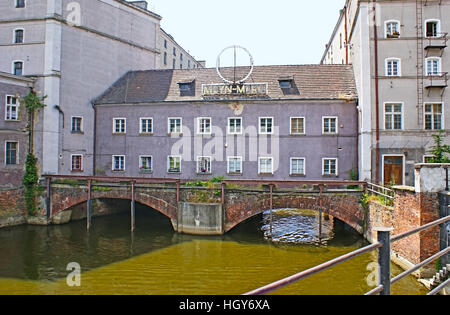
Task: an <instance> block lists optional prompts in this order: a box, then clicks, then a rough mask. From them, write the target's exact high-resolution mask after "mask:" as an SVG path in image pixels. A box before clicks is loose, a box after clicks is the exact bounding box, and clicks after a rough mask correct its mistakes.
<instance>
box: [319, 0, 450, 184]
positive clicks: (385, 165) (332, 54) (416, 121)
mask: <svg viewBox="0 0 450 315" xmlns="http://www.w3.org/2000/svg"><path fill="white" fill-rule="evenodd" d="M449 15H450V1H448V0H442V1H431V0H428V1H427V0H390V1H363V0H360V1H357V0H348V1H347V2H346V5H345V7H344V9H343V10H342V11H341V14H340V18H339V20H338V23H337V26H336V28H335V30H334V31H333V33H332V36H331V39H330V41H329V43H328V44H327V45H326V48H325V52H324V54H323V56H322V59H321V63H322V64H336V63H342V60H345V59H344V58H343V56H348V63H349V64H352V65H353V67H354V71H355V80H356V86H357V89H358V95H359V110H360V116H359V129H360V136H359V142H360V143H359V147H360V152H359V157H360V158H359V159H360V163H359V172H360V178H361V179H362V180H364V179H368V180H373V181H377V182H381V183H384V184H388V183H395V184H408V185H412V184H413V183H414V164H415V163H423V162H424V161H426V160H427V157H428V156H429V153H428V152H429V149H430V147H431V146H432V145H433V144H434V142H433V139H432V135H433V134H436V133H437V132H438V131H439V130H441V129H443V130H445V131H447V134H448V128H447V126H449V124H450V121H449V119H450V115H449V109H448V104H449V103H450V102H449V101H450V99H449V98H450V96H449V93H448V91H447V89H448V88H447V86H448V73H447V72H448V71H449V69H450V59H449V58H448V57H447V55H448V51H447V50H448V48H447V42H448V31H449V30H450V21H448V19H446V17H447V16H449ZM446 141H447V142H448V139H447V140H446Z"/></svg>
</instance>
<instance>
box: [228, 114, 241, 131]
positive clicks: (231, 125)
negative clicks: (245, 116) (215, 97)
mask: <svg viewBox="0 0 450 315" xmlns="http://www.w3.org/2000/svg"><path fill="white" fill-rule="evenodd" d="M228 134H230V135H240V134H242V118H228Z"/></svg>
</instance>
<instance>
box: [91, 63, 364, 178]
mask: <svg viewBox="0 0 450 315" xmlns="http://www.w3.org/2000/svg"><path fill="white" fill-rule="evenodd" d="M244 68H245V67H244ZM222 70H223V71H224V73H226V74H228V75H229V77H233V69H232V68H228V69H222ZM241 70H243V68H237V70H236V72H237V73H239V72H241ZM214 82H215V84H211V83H214ZM241 88H242V89H247V90H246V92H243V90H240V92H239V90H238V89H241ZM233 89H234V90H233ZM233 91H234V92H233ZM356 99H357V96H356V89H355V83H354V78H353V69H352V67H351V66H320V65H316V66H261V67H255V69H254V71H253V74H252V75H251V78H250V79H249V80H248V81H247V82H246V85H240V86H234V87H233V86H232V85H224V84H223V81H222V79H221V78H219V76H218V75H217V72H216V69H215V68H210V69H200V68H199V69H192V70H157V71H155V70H149V71H131V72H129V73H127V74H126V75H125V76H123V77H122V78H121V79H120V80H119V81H117V82H116V83H115V84H113V85H112V86H111V88H110V89H108V90H107V91H106V92H105V94H104V95H102V96H101V97H100V98H99V99H97V100H96V101H95V102H94V104H95V108H96V112H97V114H96V117H97V118H96V130H97V134H96V162H95V163H96V167H95V168H96V170H97V174H96V175H101V176H119V177H120V176H127V177H155V178H167V177H170V178H181V179H187V180H192V179H194V178H201V179H209V178H211V177H213V176H219V177H220V176H225V177H228V178H233V177H237V178H244V179H283V180H289V179H298V178H302V179H308V180H321V179H322V180H323V179H327V180H330V179H350V178H351V177H352V173H354V172H355V170H356V168H357V164H358V162H357V125H356V123H357V110H356Z"/></svg>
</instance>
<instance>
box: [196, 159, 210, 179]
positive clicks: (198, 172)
mask: <svg viewBox="0 0 450 315" xmlns="http://www.w3.org/2000/svg"><path fill="white" fill-rule="evenodd" d="M202 159H209V171H208V170H206V172H202V171H201V170H200V161H201V160H202ZM196 169H197V174H199V175H201V174H204V175H211V174H212V157H210V156H197V159H196Z"/></svg>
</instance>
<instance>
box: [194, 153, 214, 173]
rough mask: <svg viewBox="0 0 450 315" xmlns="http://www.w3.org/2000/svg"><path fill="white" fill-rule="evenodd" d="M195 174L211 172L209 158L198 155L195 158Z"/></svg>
mask: <svg viewBox="0 0 450 315" xmlns="http://www.w3.org/2000/svg"><path fill="white" fill-rule="evenodd" d="M197 174H211V158H210V157H208V156H199V157H198V158H197Z"/></svg>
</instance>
